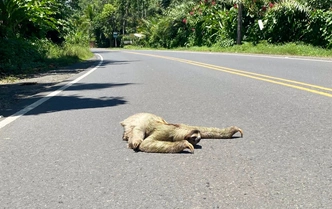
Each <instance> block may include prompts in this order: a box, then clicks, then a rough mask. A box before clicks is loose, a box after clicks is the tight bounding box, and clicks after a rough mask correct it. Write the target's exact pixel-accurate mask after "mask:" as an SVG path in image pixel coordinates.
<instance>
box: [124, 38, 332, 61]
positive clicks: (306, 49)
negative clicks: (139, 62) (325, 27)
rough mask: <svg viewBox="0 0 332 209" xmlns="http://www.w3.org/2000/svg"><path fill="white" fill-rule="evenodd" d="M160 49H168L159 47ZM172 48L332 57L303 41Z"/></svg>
mask: <svg viewBox="0 0 332 209" xmlns="http://www.w3.org/2000/svg"><path fill="white" fill-rule="evenodd" d="M125 48H126V49H151V48H143V47H138V46H126V47H125ZM158 49H159V50H167V49H164V48H158ZM171 50H179V51H202V52H228V53H248V54H270V55H289V56H308V57H324V58H332V50H331V49H324V48H321V47H315V46H311V45H305V44H302V43H285V44H278V45H276V44H268V43H266V42H262V43H259V44H256V45H254V44H252V43H249V42H244V43H243V44H242V45H234V46H230V47H219V46H212V47H206V46H202V47H178V48H174V49H171Z"/></svg>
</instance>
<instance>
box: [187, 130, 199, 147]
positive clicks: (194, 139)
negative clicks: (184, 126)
mask: <svg viewBox="0 0 332 209" xmlns="http://www.w3.org/2000/svg"><path fill="white" fill-rule="evenodd" d="M201 138H202V137H201V133H200V132H199V130H193V131H192V132H191V133H190V134H189V136H188V137H187V138H186V140H187V141H188V142H189V143H190V144H192V145H196V144H197V143H198V142H199V141H200V140H201Z"/></svg>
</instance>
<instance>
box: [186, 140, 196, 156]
mask: <svg viewBox="0 0 332 209" xmlns="http://www.w3.org/2000/svg"><path fill="white" fill-rule="evenodd" d="M185 148H188V149H189V150H190V152H191V153H192V154H194V151H195V148H194V146H193V145H192V144H191V143H189V142H188V141H185Z"/></svg>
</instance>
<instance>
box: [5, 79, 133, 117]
mask: <svg viewBox="0 0 332 209" xmlns="http://www.w3.org/2000/svg"><path fill="white" fill-rule="evenodd" d="M55 84H56V83H45V84H36V85H27V86H24V88H19V89H17V88H9V89H7V90H6V92H5V91H0V98H2V101H3V102H2V103H1V104H0V115H1V116H2V117H8V116H10V115H12V114H14V113H15V112H17V111H19V110H21V109H23V108H25V107H27V106H29V105H30V104H32V103H34V102H36V101H38V100H39V99H42V98H44V97H45V96H46V95H47V94H49V93H50V92H54V91H56V90H58V89H59V88H60V87H61V85H60V86H59V85H55ZM12 85H14V84H12ZM15 85H18V84H15ZM127 85H134V84H133V83H89V84H85V83H75V84H73V85H72V86H70V87H69V88H67V89H65V90H64V91H86V90H98V89H107V88H117V87H123V86H127ZM0 87H1V88H2V89H4V88H5V86H0ZM39 92H43V93H42V94H38V93H39ZM53 100H54V101H56V103H55V105H53V103H51V102H53ZM5 101H6V102H5ZM126 102H127V101H126V100H124V98H122V97H101V98H83V97H80V96H54V97H52V98H51V99H50V100H49V101H47V102H46V104H47V105H46V106H45V105H41V106H40V107H38V108H37V109H38V110H37V109H36V110H32V111H30V112H28V113H27V114H26V115H33V114H42V113H49V112H55V111H64V110H73V109H87V108H100V107H111V106H117V105H122V104H126ZM44 106H45V107H47V108H44Z"/></svg>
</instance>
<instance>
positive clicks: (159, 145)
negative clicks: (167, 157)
mask: <svg viewBox="0 0 332 209" xmlns="http://www.w3.org/2000/svg"><path fill="white" fill-rule="evenodd" d="M184 149H189V150H190V152H191V153H194V146H193V145H192V144H190V143H189V142H188V141H187V140H181V141H175V142H169V141H157V140H155V139H153V138H152V137H148V138H146V139H145V140H144V141H143V142H142V143H141V145H140V146H139V150H141V151H143V152H155V153H177V152H181V151H183V150H184Z"/></svg>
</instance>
